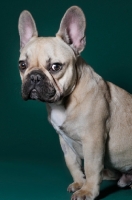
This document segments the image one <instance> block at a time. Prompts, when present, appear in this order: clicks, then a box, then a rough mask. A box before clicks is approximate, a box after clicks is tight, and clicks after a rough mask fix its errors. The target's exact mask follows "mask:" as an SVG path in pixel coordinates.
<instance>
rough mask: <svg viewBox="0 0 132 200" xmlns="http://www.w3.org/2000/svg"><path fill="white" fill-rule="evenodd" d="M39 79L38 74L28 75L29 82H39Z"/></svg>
mask: <svg viewBox="0 0 132 200" xmlns="http://www.w3.org/2000/svg"><path fill="white" fill-rule="evenodd" d="M41 79H42V78H41V76H40V74H31V76H30V80H31V84H39V83H40V81H41Z"/></svg>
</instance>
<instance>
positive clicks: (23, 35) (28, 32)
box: [18, 10, 38, 49]
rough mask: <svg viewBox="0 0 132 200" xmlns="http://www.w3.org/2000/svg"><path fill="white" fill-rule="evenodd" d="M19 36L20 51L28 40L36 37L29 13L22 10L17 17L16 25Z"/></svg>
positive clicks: (35, 30)
mask: <svg viewBox="0 0 132 200" xmlns="http://www.w3.org/2000/svg"><path fill="white" fill-rule="evenodd" d="M18 29H19V35H20V48H21V49H22V48H23V47H24V46H25V45H26V44H27V43H28V42H29V40H30V39H31V38H32V37H34V36H36V37H37V36H38V32H37V28H36V25H35V22H34V19H33V17H32V15H31V14H30V12H28V11H26V10H24V11H23V12H22V13H21V14H20V17H19V23H18Z"/></svg>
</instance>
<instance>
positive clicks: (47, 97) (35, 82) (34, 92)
mask: <svg viewBox="0 0 132 200" xmlns="http://www.w3.org/2000/svg"><path fill="white" fill-rule="evenodd" d="M55 94H56V90H55V88H54V86H53V84H52V83H51V81H50V80H49V78H48V77H47V76H46V75H45V74H44V73H43V72H42V71H41V70H34V71H32V72H31V73H29V74H28V75H27V77H26V80H25V82H24V83H23V86H22V97H23V99H24V100H28V99H33V100H37V99H38V100H40V101H44V102H53V99H54V96H55Z"/></svg>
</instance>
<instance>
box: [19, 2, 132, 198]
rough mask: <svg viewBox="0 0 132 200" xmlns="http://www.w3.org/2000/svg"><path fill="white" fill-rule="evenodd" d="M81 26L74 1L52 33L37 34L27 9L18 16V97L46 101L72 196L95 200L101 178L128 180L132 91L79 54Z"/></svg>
mask: <svg viewBox="0 0 132 200" xmlns="http://www.w3.org/2000/svg"><path fill="white" fill-rule="evenodd" d="M85 28H86V20H85V16H84V13H83V11H82V10H81V9H80V8H79V7H77V6H72V7H70V8H69V9H68V10H67V11H66V13H65V15H64V17H63V18H62V21H61V23H60V28H59V31H58V32H57V34H56V37H38V32H37V28H36V25H35V22H34V19H33V17H32V15H31V14H30V13H29V12H28V11H23V12H22V13H21V15H20V18H19V35H20V58H19V70H20V77H21V80H22V97H23V99H24V100H29V99H33V100H39V101H42V102H46V105H47V111H48V119H49V121H50V123H51V124H52V125H53V127H54V128H55V130H56V132H57V133H58V135H59V139H60V144H61V147H62V150H63V152H64V158H65V161H66V165H67V167H68V169H69V171H70V173H71V175H72V177H73V183H72V184H70V185H69V187H68V191H69V192H73V195H72V197H71V199H72V200H84V199H86V200H94V199H95V198H96V197H97V196H98V195H99V190H100V183H101V182H102V180H105V179H109V180H110V179H111V180H114V179H117V180H118V185H119V186H120V187H125V186H130V185H131V184H132V96H131V94H129V93H128V92H126V91H125V90H123V89H121V88H119V87H118V86H116V85H114V84H113V83H110V82H107V81H105V80H104V79H103V78H102V77H101V76H99V75H98V74H97V73H96V72H95V71H94V70H93V69H92V68H91V67H90V66H89V65H88V64H87V63H86V62H85V61H84V60H83V59H82V58H81V56H80V53H81V52H82V51H83V49H84V47H85V44H86V40H85ZM82 160H84V171H83V170H82Z"/></svg>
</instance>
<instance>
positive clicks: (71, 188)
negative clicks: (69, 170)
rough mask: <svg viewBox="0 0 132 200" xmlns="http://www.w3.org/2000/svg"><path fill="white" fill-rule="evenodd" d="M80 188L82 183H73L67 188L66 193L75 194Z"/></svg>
mask: <svg viewBox="0 0 132 200" xmlns="http://www.w3.org/2000/svg"><path fill="white" fill-rule="evenodd" d="M82 186H83V183H77V182H73V183H72V184H70V185H69V186H68V188H67V191H68V192H76V191H77V190H79V189H81V187H82Z"/></svg>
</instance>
